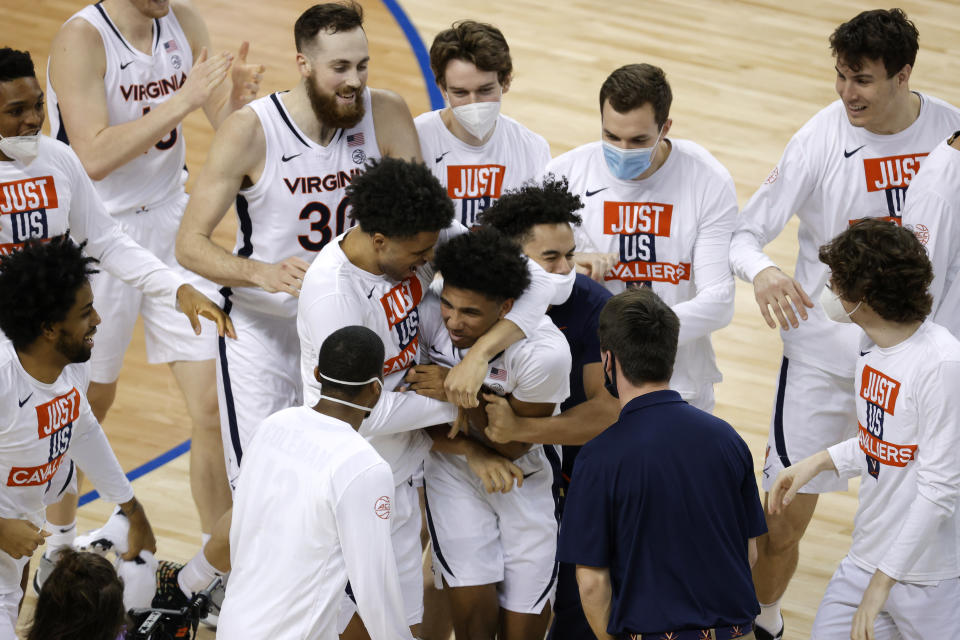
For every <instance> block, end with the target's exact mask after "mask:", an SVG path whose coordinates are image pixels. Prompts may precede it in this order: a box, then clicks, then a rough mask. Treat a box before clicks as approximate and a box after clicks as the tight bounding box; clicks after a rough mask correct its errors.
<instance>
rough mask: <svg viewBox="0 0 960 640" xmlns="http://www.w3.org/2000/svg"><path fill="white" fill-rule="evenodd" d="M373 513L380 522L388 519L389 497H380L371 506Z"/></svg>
mask: <svg viewBox="0 0 960 640" xmlns="http://www.w3.org/2000/svg"><path fill="white" fill-rule="evenodd" d="M373 512H374V513H375V514H377V517H378V518H380V519H381V520H389V519H390V496H380V497H379V498H377V501H376V502H375V503H374V505H373Z"/></svg>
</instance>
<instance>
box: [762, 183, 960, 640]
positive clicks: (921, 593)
mask: <svg viewBox="0 0 960 640" xmlns="http://www.w3.org/2000/svg"><path fill="white" fill-rule="evenodd" d="M924 171H926V168H924ZM921 175H922V174H921ZM911 197H912V194H911ZM820 260H821V261H822V262H823V263H825V264H826V265H827V267H828V268H829V269H830V279H829V281H828V283H827V285H826V288H825V289H822V293H821V295H820V303H821V306H820V309H822V310H823V313H824V315H825V316H826V317H827V318H829V319H830V320H831V321H835V322H839V323H853V324H856V325H858V326H860V328H862V329H863V330H864V333H865V334H866V335H865V336H861V338H860V358H859V359H858V360H857V365H856V377H855V387H856V395H855V402H856V417H857V424H858V429H859V432H858V434H857V435H855V436H853V437H851V438H849V439H847V440H844V441H841V442H840V443H839V444H835V445H833V446H831V447H829V448H827V449H826V450H823V451H820V452H819V453H815V454H814V455H812V456H810V457H808V458H805V459H803V460H801V461H799V462H797V463H795V464H794V465H793V466H791V467H789V468H787V469H784V470H783V471H781V472H780V473H779V474H778V476H777V480H776V482H775V483H774V485H773V488H772V489H771V491H770V510H771V511H772V512H781V511H782V510H783V508H784V507H785V506H786V505H788V504H790V503H791V502H792V501H793V500H794V499H795V498H796V496H797V491H798V490H799V489H800V488H801V487H803V486H804V485H806V484H807V482H809V481H810V480H812V479H813V478H814V477H815V476H817V475H818V474H820V473H823V472H827V473H831V474H833V475H838V476H839V477H841V478H852V477H856V476H860V496H859V503H860V504H859V507H858V509H857V516H856V521H855V524H854V529H853V545H852V546H851V547H850V551H849V553H848V554H847V556H846V557H845V558H844V559H843V560H842V561H841V562H840V566H839V567H838V568H837V571H836V572H835V573H834V574H833V578H832V579H831V580H830V584H829V585H827V591H826V593H825V594H824V597H823V601H822V602H821V603H820V607H819V609H818V610H817V616H816V618H815V619H814V621H813V630H812V632H811V634H812V635H811V637H814V638H852V639H853V640H867V639H868V638H870V639H873V638H878V639H879V638H907V639H909V640H913V639H916V640H920V639H926V638H947V637H949V636H950V635H951V634H953V633H954V632H955V630H956V629H957V626H958V625H960V609H958V608H957V603H958V602H960V515H958V511H957V503H958V501H960V468H958V467H957V463H956V452H957V449H958V447H960V397H958V395H957V388H958V386H960V342H958V341H957V339H956V338H955V337H953V336H952V335H951V334H950V332H949V331H948V330H947V329H946V328H944V327H941V326H940V325H938V324H935V323H934V322H933V321H930V320H925V318H926V317H927V316H928V315H929V313H930V307H931V303H932V300H933V298H932V296H931V295H930V294H929V292H928V291H927V287H928V286H929V285H930V281H931V280H932V279H933V271H932V269H931V265H930V260H929V259H928V258H927V255H926V253H925V252H924V250H923V246H922V245H921V244H920V243H919V242H918V241H917V239H916V238H915V237H914V236H913V234H912V233H910V232H909V231H908V230H906V229H903V228H901V227H899V226H898V225H894V224H891V223H889V222H886V221H883V220H864V221H861V222H858V223H856V224H854V225H853V226H852V227H850V228H849V229H847V230H846V231H844V232H843V233H841V234H840V235H839V236H837V237H836V238H835V239H833V240H832V241H831V242H830V243H829V244H827V245H825V246H823V247H821V248H820Z"/></svg>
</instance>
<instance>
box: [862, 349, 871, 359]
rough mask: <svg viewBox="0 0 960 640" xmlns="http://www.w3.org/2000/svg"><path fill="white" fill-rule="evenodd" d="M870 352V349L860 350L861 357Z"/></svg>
mask: <svg viewBox="0 0 960 640" xmlns="http://www.w3.org/2000/svg"><path fill="white" fill-rule="evenodd" d="M868 353H870V352H869V351H861V352H860V357H861V358H862V357H863V356H865V355H867V354H868Z"/></svg>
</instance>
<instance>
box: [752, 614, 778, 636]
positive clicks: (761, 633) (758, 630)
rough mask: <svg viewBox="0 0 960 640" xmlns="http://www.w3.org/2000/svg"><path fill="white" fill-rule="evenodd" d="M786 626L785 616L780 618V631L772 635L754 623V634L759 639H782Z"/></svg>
mask: <svg viewBox="0 0 960 640" xmlns="http://www.w3.org/2000/svg"><path fill="white" fill-rule="evenodd" d="M784 627H785V625H784V624H783V618H780V632H779V633H777V635H772V634H771V633H770V632H769V631H767V630H766V629H764V628H763V627H761V626H760V625H758V624H754V625H753V635H754V636H756V638H757V640H782V638H783V629H784Z"/></svg>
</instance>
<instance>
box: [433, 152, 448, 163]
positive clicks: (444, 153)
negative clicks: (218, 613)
mask: <svg viewBox="0 0 960 640" xmlns="http://www.w3.org/2000/svg"><path fill="white" fill-rule="evenodd" d="M448 153H450V152H449V151H444V152H443V153H441V154H440V155H439V156H437V158H436V162H437V164H439V163H440V161H441V160H443V156H445V155H447V154H448Z"/></svg>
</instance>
